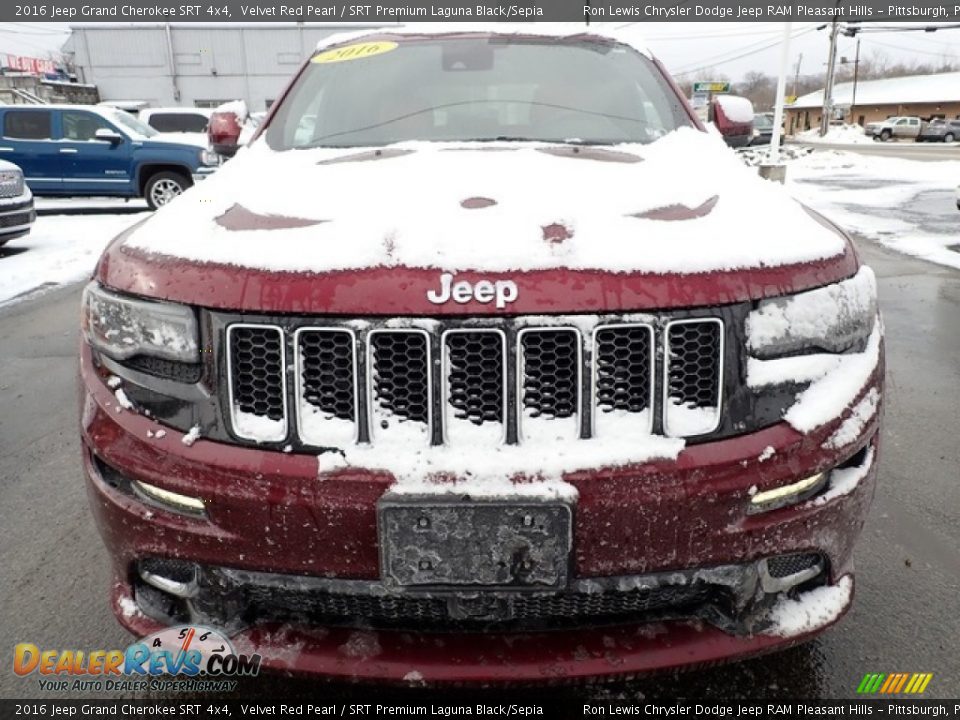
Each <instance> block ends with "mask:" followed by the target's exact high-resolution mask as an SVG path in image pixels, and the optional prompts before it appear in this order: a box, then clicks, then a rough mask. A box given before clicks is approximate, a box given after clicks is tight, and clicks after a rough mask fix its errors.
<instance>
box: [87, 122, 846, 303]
mask: <svg viewBox="0 0 960 720" xmlns="http://www.w3.org/2000/svg"><path fill="white" fill-rule="evenodd" d="M755 172H756V171H755V170H752V169H749V168H747V167H746V166H744V165H743V164H742V163H741V162H740V161H739V160H738V159H737V158H736V156H735V155H734V154H733V153H732V152H731V151H730V150H729V149H728V148H727V147H726V146H725V145H724V144H723V142H722V141H721V140H720V139H719V138H717V137H715V136H712V135H708V134H706V133H702V132H699V131H696V130H692V129H689V130H687V129H684V130H680V131H677V132H674V133H671V134H670V135H668V136H666V137H664V138H662V139H660V140H659V141H657V142H655V143H653V144H651V145H646V146H619V147H617V148H592V147H577V146H570V145H527V144H524V145H518V144H473V145H463V144H461V145H449V146H447V145H437V144H427V143H417V144H406V145H397V146H391V147H388V148H382V149H373V150H363V149H361V150H353V149H339V150H338V149H317V150H300V151H288V152H274V151H271V150H270V149H269V148H268V147H267V146H266V145H265V143H264V141H263V140H262V139H261V140H260V141H258V142H257V143H255V144H254V145H253V146H252V147H250V148H248V149H246V150H243V151H241V152H240V153H239V154H238V156H237V157H236V158H235V159H234V160H232V161H231V162H230V163H228V164H227V165H226V166H225V167H224V168H222V169H221V170H220V171H219V172H218V173H217V174H216V175H214V176H213V177H211V178H210V179H208V180H206V181H204V182H203V183H200V184H199V185H198V186H196V187H195V188H194V189H192V190H191V191H190V192H188V193H186V194H184V195H183V196H182V197H180V198H178V199H177V200H176V201H174V202H173V203H171V204H170V205H168V206H166V207H164V208H162V209H161V210H159V211H158V212H157V213H156V214H155V216H154V217H152V218H151V219H150V220H149V221H147V222H145V223H143V224H141V225H139V226H136V227H135V228H133V229H132V230H131V231H130V232H129V233H127V234H126V235H125V236H124V237H123V238H122V239H121V240H120V242H117V243H114V245H113V246H112V248H111V249H110V250H109V251H108V254H107V256H106V257H105V260H104V262H103V263H102V265H101V271H100V274H101V279H102V280H103V281H104V282H106V283H107V284H108V285H111V286H114V287H118V288H119V289H123V290H127V291H130V292H138V293H142V294H147V295H159V296H161V297H167V298H169V299H175V300H186V301H191V302H195V303H197V304H209V305H213V306H216V307H232V308H234V309H258V310H277V311H280V310H297V311H310V312H318V313H322V312H332V313H333V312H351V311H352V312H427V311H429V312H430V313H437V312H441V313H442V312H451V311H456V312H459V313H464V312H467V313H469V312H477V313H489V312H491V311H492V307H491V306H488V305H481V304H474V305H470V304H457V303H449V306H450V307H447V306H437V305H433V304H428V303H427V301H426V298H425V294H426V291H427V290H428V289H436V288H437V287H438V285H439V282H438V278H439V277H440V274H441V273H452V274H455V275H457V276H458V277H459V278H462V279H466V280H468V281H473V282H476V281H477V279H479V278H483V279H491V280H497V279H502V278H509V279H511V280H513V281H515V282H517V283H518V285H519V286H520V293H519V296H518V298H517V300H516V302H515V303H514V304H513V305H511V306H510V307H508V308H505V310H506V311H514V312H525V311H535V310H536V311H557V312H560V311H564V312H575V311H578V310H594V311H595V310H598V309H608V310H613V309H634V310H637V309H645V308H650V307H666V306H677V305H690V304H716V303H719V302H733V301H736V300H742V299H747V298H755V297H763V296H769V295H773V294H780V293H782V292H789V291H792V290H798V289H802V288H805V287H810V286H814V285H820V284H824V283H826V282H831V281H833V280H836V279H839V278H841V277H846V276H849V275H850V274H852V273H853V272H854V271H855V268H856V259H855V257H853V253H852V250H851V249H850V248H849V246H848V243H847V242H846V240H845V239H844V238H843V236H842V235H840V234H839V233H838V232H837V231H836V229H834V228H833V227H831V226H830V225H829V224H828V223H825V222H823V221H822V220H821V219H818V218H815V217H814V216H812V214H811V213H810V212H809V211H807V210H806V209H805V208H803V207H802V206H801V205H799V204H798V203H796V202H795V201H794V200H793V199H791V198H790V197H789V196H788V195H787V193H786V192H785V191H784V190H783V188H782V187H780V186H778V185H775V184H772V183H769V182H767V181H764V180H761V179H760V178H758V177H757V176H756V174H755ZM171 271H173V272H171ZM168 274H169V275H170V276H171V277H167V275H168ZM177 276H179V278H180V279H179V280H178V279H177ZM187 278H190V279H191V280H190V281H192V282H195V283H197V284H198V285H204V286H210V284H211V282H214V283H219V284H221V285H222V287H221V288H219V290H220V292H201V294H202V295H203V297H201V298H197V297H196V296H195V295H194V296H193V297H191V295H192V294H194V292H195V291H191V290H190V289H189V288H188V287H186V286H184V283H186V282H188V279H187ZM238 283H239V284H240V285H242V291H241V290H239V289H238V288H239V285H238ZM368 283H369V284H368ZM231 288H232V289H233V290H231ZM252 288H258V289H256V290H253V289H252ZM357 303H359V305H360V307H356V305H357Z"/></svg>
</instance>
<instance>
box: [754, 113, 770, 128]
mask: <svg viewBox="0 0 960 720" xmlns="http://www.w3.org/2000/svg"><path fill="white" fill-rule="evenodd" d="M753 126H754V127H755V128H757V129H758V130H770V129H772V128H773V118H772V117H770V116H769V115H754V116H753Z"/></svg>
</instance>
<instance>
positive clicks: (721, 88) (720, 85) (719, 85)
mask: <svg viewBox="0 0 960 720" xmlns="http://www.w3.org/2000/svg"><path fill="white" fill-rule="evenodd" d="M693 92H694V93H726V92H730V83H728V82H696V83H694V84H693Z"/></svg>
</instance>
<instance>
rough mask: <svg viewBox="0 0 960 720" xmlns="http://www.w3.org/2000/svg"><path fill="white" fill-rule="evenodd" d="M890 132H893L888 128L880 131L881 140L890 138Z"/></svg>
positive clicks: (884, 140)
mask: <svg viewBox="0 0 960 720" xmlns="http://www.w3.org/2000/svg"><path fill="white" fill-rule="evenodd" d="M892 134H893V133H891V132H890V131H889V130H884V131H883V132H881V133H880V139H881V140H882V141H883V142H886V141H887V140H889V139H890V136H891V135H892Z"/></svg>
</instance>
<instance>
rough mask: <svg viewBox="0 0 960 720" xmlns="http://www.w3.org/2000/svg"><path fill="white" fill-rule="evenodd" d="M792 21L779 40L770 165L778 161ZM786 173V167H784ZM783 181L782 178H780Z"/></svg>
mask: <svg viewBox="0 0 960 720" xmlns="http://www.w3.org/2000/svg"><path fill="white" fill-rule="evenodd" d="M791 25H792V23H784V24H783V40H781V41H780V71H779V72H778V73H777V100H776V103H774V106H773V133H772V135H771V137H770V154H769V156H768V157H767V162H768V163H769V164H770V165H778V164H779V163H780V129H781V126H782V125H783V101H784V97H783V96H784V95H785V94H786V92H787V67H788V63H789V57H790V27H791ZM784 174H786V169H784ZM780 182H783V180H780Z"/></svg>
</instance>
